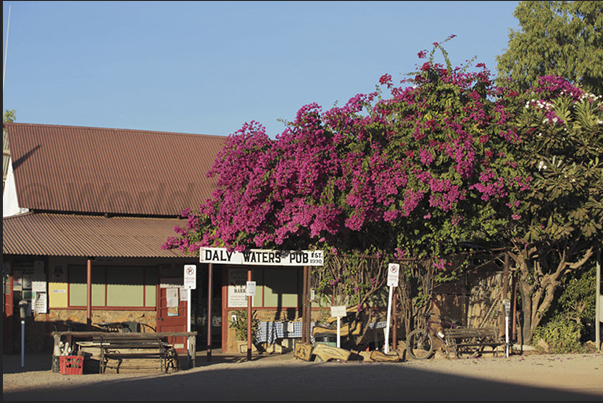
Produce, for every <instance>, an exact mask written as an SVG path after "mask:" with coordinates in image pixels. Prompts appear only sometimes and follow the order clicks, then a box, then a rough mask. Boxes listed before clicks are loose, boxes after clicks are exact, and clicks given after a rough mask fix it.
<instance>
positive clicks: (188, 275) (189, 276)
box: [184, 264, 197, 366]
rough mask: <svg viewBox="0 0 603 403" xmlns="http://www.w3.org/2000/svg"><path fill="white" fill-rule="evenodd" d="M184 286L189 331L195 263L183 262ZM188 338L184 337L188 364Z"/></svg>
mask: <svg viewBox="0 0 603 403" xmlns="http://www.w3.org/2000/svg"><path fill="white" fill-rule="evenodd" d="M184 288H185V289H186V293H187V294H186V297H187V299H186V331H187V332H188V333H190V331H191V290H192V289H193V290H194V289H196V288H197V265H196V264H185V265H184ZM190 348H191V346H190V339H189V337H188V336H187V338H186V364H187V366H190V359H191V353H190V351H191V350H190Z"/></svg>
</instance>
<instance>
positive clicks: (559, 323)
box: [532, 316, 585, 354]
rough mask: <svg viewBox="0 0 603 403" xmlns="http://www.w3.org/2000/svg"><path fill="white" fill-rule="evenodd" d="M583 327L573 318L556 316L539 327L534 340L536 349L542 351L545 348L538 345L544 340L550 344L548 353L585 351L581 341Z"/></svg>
mask: <svg viewBox="0 0 603 403" xmlns="http://www.w3.org/2000/svg"><path fill="white" fill-rule="evenodd" d="M582 327H583V326H582V325H580V324H578V323H576V322H574V321H572V320H569V319H564V318H563V317H562V316H556V317H554V318H553V319H551V320H550V321H548V322H547V323H546V324H544V325H542V326H539V327H537V328H536V330H535V331H534V338H533V339H532V340H533V341H534V344H535V345H536V349H537V350H540V351H543V350H545V349H544V348H543V347H541V346H539V345H538V341H539V340H543V341H544V342H545V343H546V344H547V345H548V349H546V350H547V351H545V352H548V353H553V354H565V353H583V352H585V348H584V347H583V346H582V344H581V343H580V334H581V331H582Z"/></svg>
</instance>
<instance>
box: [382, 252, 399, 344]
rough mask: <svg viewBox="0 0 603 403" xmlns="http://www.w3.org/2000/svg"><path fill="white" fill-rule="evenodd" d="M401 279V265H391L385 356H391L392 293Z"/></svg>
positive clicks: (388, 271)
mask: <svg viewBox="0 0 603 403" xmlns="http://www.w3.org/2000/svg"><path fill="white" fill-rule="evenodd" d="M399 279H400V265H399V264H397V263H390V264H389V266H387V285H388V286H389V299H388V303H387V323H386V326H385V354H389V321H390V319H391V316H392V293H393V289H394V287H397V286H398V281H399Z"/></svg>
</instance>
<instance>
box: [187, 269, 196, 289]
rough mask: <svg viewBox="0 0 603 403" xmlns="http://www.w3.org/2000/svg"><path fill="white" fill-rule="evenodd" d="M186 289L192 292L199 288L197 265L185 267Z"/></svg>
mask: <svg viewBox="0 0 603 403" xmlns="http://www.w3.org/2000/svg"><path fill="white" fill-rule="evenodd" d="M184 288H188V289H191V290H194V289H196V288H197V265H194V264H185V265H184Z"/></svg>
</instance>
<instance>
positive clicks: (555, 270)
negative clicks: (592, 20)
mask: <svg viewBox="0 0 603 403" xmlns="http://www.w3.org/2000/svg"><path fill="white" fill-rule="evenodd" d="M525 97H526V102H525V107H524V108H523V111H522V112H521V113H520V114H519V115H518V119H517V131H518V133H519V135H520V138H521V140H522V144H523V145H522V147H521V149H520V150H519V155H518V156H517V158H520V157H521V161H522V164H523V166H524V168H525V170H526V171H527V172H529V173H530V174H531V175H532V176H533V178H534V180H533V181H532V182H531V189H530V191H529V192H527V193H526V194H525V198H524V203H523V207H522V208H523V211H522V212H521V214H522V217H521V220H519V221H517V222H514V223H513V224H514V225H513V228H512V232H511V233H510V236H509V237H508V238H507V239H508V242H509V244H510V245H512V248H511V254H510V255H511V257H512V258H513V260H514V261H515V268H514V270H515V272H516V275H517V278H518V289H519V292H520V295H521V301H522V303H521V306H522V311H523V319H524V326H523V340H524V341H530V340H531V339H532V335H533V333H534V330H535V329H536V327H537V326H538V325H539V323H540V322H541V320H542V318H543V315H544V314H545V313H546V311H547V310H548V309H549V307H550V306H551V304H552V303H553V300H554V298H555V292H556V290H557V288H558V287H559V286H560V285H561V284H563V282H564V279H565V278H566V277H567V276H568V275H572V276H575V275H576V273H579V272H580V271H581V270H584V267H585V264H586V263H588V262H589V259H591V258H593V257H594V253H595V251H596V249H597V248H600V245H601V241H602V239H603V236H602V235H603V231H602V225H603V224H602V223H603V161H602V160H601V159H600V157H601V155H602V152H603V104H602V103H601V97H600V96H594V95H592V94H588V93H585V92H583V91H582V90H581V89H579V88H577V87H575V86H573V85H571V84H570V83H569V82H568V81H566V80H564V79H563V78H561V77H552V76H549V77H541V78H540V79H539V83H538V85H536V86H534V87H533V88H532V89H531V90H530V91H529V92H527V93H526V94H525Z"/></svg>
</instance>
